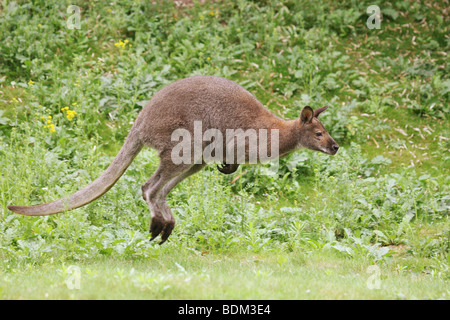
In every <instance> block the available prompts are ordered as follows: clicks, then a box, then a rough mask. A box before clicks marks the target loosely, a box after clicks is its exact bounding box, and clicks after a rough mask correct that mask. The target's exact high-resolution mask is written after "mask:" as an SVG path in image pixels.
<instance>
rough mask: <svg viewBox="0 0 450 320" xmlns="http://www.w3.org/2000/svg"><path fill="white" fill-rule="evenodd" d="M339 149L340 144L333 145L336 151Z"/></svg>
mask: <svg viewBox="0 0 450 320" xmlns="http://www.w3.org/2000/svg"><path fill="white" fill-rule="evenodd" d="M338 149H339V145H338V144H335V145H333V151H334V152H337V151H338Z"/></svg>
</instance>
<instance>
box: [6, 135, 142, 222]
mask: <svg viewBox="0 0 450 320" xmlns="http://www.w3.org/2000/svg"><path fill="white" fill-rule="evenodd" d="M141 149H142V143H141V142H140V139H139V137H138V134H137V132H136V131H135V130H133V129H132V130H131V131H130V133H129V135H128V137H127V139H126V140H125V143H124V145H123V146H122V148H121V149H120V151H119V153H118V154H117V156H116V157H115V158H114V160H113V162H112V163H111V164H110V165H109V167H108V169H106V170H105V171H104V172H103V173H102V174H101V176H100V177H98V178H97V179H95V180H94V181H93V182H92V183H91V184H89V185H88V186H86V187H84V188H83V189H81V190H79V191H77V192H75V193H74V194H73V195H71V196H68V197H65V198H61V199H59V200H56V201H53V202H49V203H45V204H40V205H36V206H30V207H28V206H23V207H21V206H8V209H9V210H11V211H14V212H16V213H20V214H24V215H27V216H46V215H50V214H55V213H60V212H64V211H69V210H72V209H75V208H79V207H81V206H84V205H85V204H88V203H90V202H92V201H94V200H95V199H97V198H99V197H100V196H102V195H103V194H105V193H106V192H107V191H108V190H109V189H111V187H112V186H113V185H114V184H115V183H116V181H117V180H119V178H120V177H121V176H122V174H123V173H124V172H125V170H126V169H127V168H128V166H129V165H130V164H131V162H133V160H134V158H135V157H136V156H137V154H138V153H139V151H141Z"/></svg>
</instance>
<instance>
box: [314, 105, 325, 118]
mask: <svg viewBox="0 0 450 320" xmlns="http://www.w3.org/2000/svg"><path fill="white" fill-rule="evenodd" d="M327 109H328V106H325V107H322V108H319V109H316V110H314V117H316V118H318V117H319V115H320V114H321V113H322V112H324V111H325V110H327Z"/></svg>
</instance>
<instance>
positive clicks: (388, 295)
mask: <svg viewBox="0 0 450 320" xmlns="http://www.w3.org/2000/svg"><path fill="white" fill-rule="evenodd" d="M376 3H377V2H376V1H375V2H373V1H370V2H369V1H363V2H358V3H355V2H353V1H344V2H340V3H339V4H337V3H336V2H332V1H327V0H323V1H320V2H317V3H316V2H315V3H310V2H308V1H290V0H285V1H271V0H267V1H246V0H241V1H236V2H232V3H230V2H221V1H214V2H206V3H205V4H199V3H195V4H193V5H188V6H178V5H176V4H175V3H174V2H172V1H166V2H161V3H151V2H139V1H128V0H123V1H119V2H116V3H114V4H111V3H109V4H108V3H102V4H100V3H97V2H95V1H84V2H81V1H80V2H79V3H71V4H75V5H78V6H80V8H81V20H80V21H81V25H80V29H73V30H71V29H68V28H67V24H66V21H67V20H68V19H69V14H67V6H66V4H64V3H60V2H58V1H54V2H48V1H45V3H44V2H43V1H39V0H37V1H34V2H31V3H28V2H24V1H16V2H7V1H6V2H2V4H1V7H0V15H1V18H2V19H0V35H1V36H0V43H1V44H0V164H1V178H0V179H1V180H0V275H1V276H0V297H2V298H3V299H448V298H449V294H450V287H449V284H448V280H449V277H450V270H449V265H450V255H449V247H450V233H449V230H450V223H449V219H448V213H449V205H448V204H449V200H450V198H449V170H450V166H449V153H448V151H449V147H450V144H449V141H450V140H449V139H450V135H449V131H448V112H449V108H448V106H449V93H450V80H449V78H448V74H449V69H448V59H447V53H448V52H449V42H448V39H447V35H448V25H450V24H449V23H448V21H449V16H448V12H447V11H448V10H446V8H447V4H446V2H444V1H437V2H433V3H426V2H425V3H421V2H413V1H396V2H387V3H381V2H380V3H379V4H378V5H379V7H380V8H381V10H382V13H383V20H382V22H381V26H382V28H381V29H379V30H377V29H372V30H370V29H368V28H367V27H366V20H367V18H368V15H367V14H366V13H365V11H366V8H367V7H368V6H369V5H373V4H376ZM25 21H26V23H25ZM194 74H209V75H219V76H224V77H227V78H230V79H232V80H234V81H236V82H238V83H239V84H241V85H242V86H243V87H245V88H246V89H247V90H249V91H250V92H252V93H253V94H254V95H255V96H256V97H257V98H258V99H259V100H260V101H261V102H262V103H263V104H264V105H266V106H267V107H268V108H269V109H270V110H271V111H272V112H273V113H275V114H276V115H278V116H280V117H283V118H286V119H294V118H296V117H298V116H299V113H300V110H301V109H302V108H303V106H304V105H311V106H312V107H313V108H317V107H320V106H323V105H330V108H329V109H328V110H327V111H326V113H324V114H323V116H321V120H322V121H323V123H324V125H325V127H326V128H327V129H328V131H329V132H330V134H331V135H332V136H333V137H334V138H335V139H336V141H338V142H339V144H340V145H341V149H340V150H339V153H338V154H337V155H336V156H334V157H329V156H326V155H323V154H318V153H314V152H311V151H306V150H302V151H299V152H296V153H294V154H292V155H290V156H288V157H286V158H284V159H281V160H280V169H279V171H278V173H277V174H276V175H263V174H261V171H260V168H259V167H251V166H241V167H240V168H239V169H238V171H237V172H236V173H235V174H233V175H231V176H225V175H221V174H220V173H219V172H218V171H217V170H216V169H215V168H214V167H213V166H211V167H208V168H206V169H205V170H204V171H202V172H201V173H199V174H196V175H195V176H192V177H190V178H189V179H187V180H185V181H183V182H182V183H181V184H180V185H179V186H177V187H176V188H175V189H174V190H173V191H172V193H171V194H170V196H169V202H170V205H171V207H172V208H173V211H174V214H175V215H176V220H177V224H176V228H175V230H174V233H173V234H172V236H171V238H170V241H169V242H167V243H165V244H164V245H163V246H162V247H160V246H158V245H157V244H156V243H150V242H149V238H150V236H149V234H148V227H149V224H150V214H149V212H148V208H147V206H146V204H145V203H144V202H143V201H142V196H141V194H140V190H141V188H140V186H141V184H143V183H144V182H145V181H146V180H147V179H148V177H149V176H150V175H151V174H152V173H153V172H154V170H155V169H156V167H157V165H158V157H157V155H156V153H155V152H154V151H151V150H144V151H142V152H141V154H139V155H138V157H137V158H136V159H135V161H134V162H133V164H132V165H131V166H130V168H129V169H128V170H127V172H126V173H125V175H124V176H122V178H121V179H120V180H119V181H118V183H117V184H116V185H115V186H114V187H113V188H112V189H111V190H110V191H109V192H108V193H107V194H105V195H104V196H103V197H101V198H100V199H98V200H97V201H95V202H94V203H91V204H89V205H87V206H85V207H82V208H79V209H76V210H74V211H71V212H68V213H65V214H63V215H56V216H49V217H23V216H19V215H16V214H13V213H11V212H9V211H8V210H7V209H6V206H7V205H12V204H14V205H32V204H39V203H43V202H48V201H52V200H55V199H58V198H60V197H62V196H66V195H68V194H70V193H73V192H75V191H76V190H78V189H80V188H81V187H83V186H85V185H87V184H88V183H89V182H91V181H92V180H93V179H95V178H96V177H97V176H98V175H99V174H100V173H101V172H102V171H103V170H104V169H105V168H106V167H107V166H108V165H109V163H110V162H111V160H112V158H113V157H114V156H115V154H116V153H117V151H118V150H119V148H120V147H121V145H122V143H123V140H124V139H125V137H126V135H127V133H128V130H129V129H130V127H131V124H132V123H133V121H134V119H135V118H136V115H137V113H138V112H139V111H140V110H141V108H142V107H143V105H144V104H145V103H146V101H148V100H149V99H150V98H151V97H152V96H153V95H154V93H155V92H156V91H157V90H159V89H160V88H162V87H164V86H165V85H167V84H168V83H171V82H172V81H175V80H177V79H180V78H184V77H187V76H190V75H194ZM68 110H70V112H68ZM74 112H76V113H74ZM71 266H73V267H72V268H71ZM73 268H75V270H79V271H80V285H81V288H80V289H79V290H78V289H69V288H68V284H67V283H68V281H69V282H70V281H71V280H73V279H74V278H73V277H72V276H73V273H71V272H72V271H71V270H73ZM378 271H380V273H378ZM378 280H379V284H380V289H370V288H371V287H372V285H373V284H375V283H378V282H377V281H378Z"/></svg>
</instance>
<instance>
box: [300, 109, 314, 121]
mask: <svg viewBox="0 0 450 320" xmlns="http://www.w3.org/2000/svg"><path fill="white" fill-rule="evenodd" d="M313 117H314V111H313V109H312V108H311V107H310V106H306V107H304V108H303V110H302V113H301V114H300V120H301V121H302V123H309V122H311V121H312V119H313Z"/></svg>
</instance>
